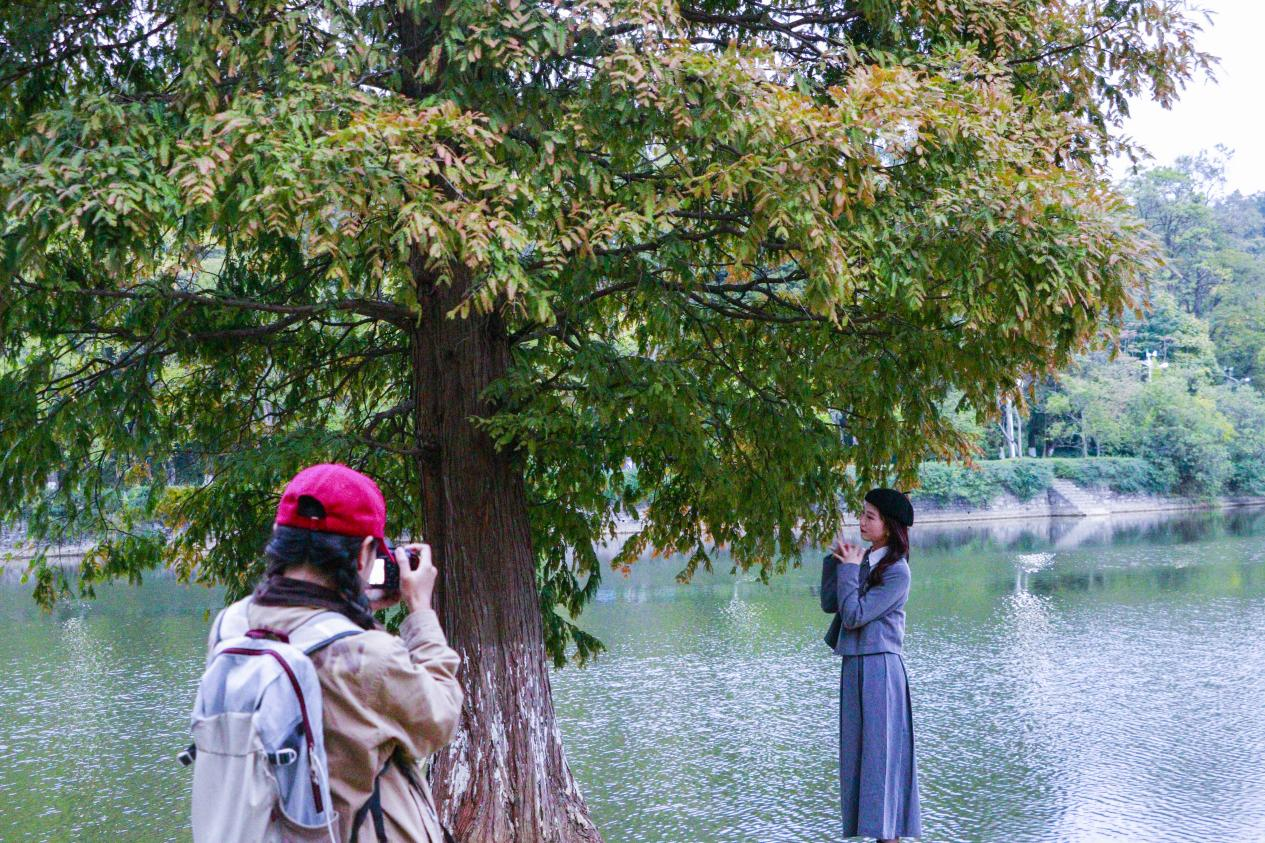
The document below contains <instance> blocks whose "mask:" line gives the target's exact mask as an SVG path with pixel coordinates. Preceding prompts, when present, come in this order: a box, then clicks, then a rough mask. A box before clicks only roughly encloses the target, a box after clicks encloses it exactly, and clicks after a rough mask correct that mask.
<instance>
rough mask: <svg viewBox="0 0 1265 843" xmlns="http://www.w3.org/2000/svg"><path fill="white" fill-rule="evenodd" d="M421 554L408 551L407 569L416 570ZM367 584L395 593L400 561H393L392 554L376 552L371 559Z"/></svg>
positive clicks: (397, 588)
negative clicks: (375, 556)
mask: <svg viewBox="0 0 1265 843" xmlns="http://www.w3.org/2000/svg"><path fill="white" fill-rule="evenodd" d="M421 558H422V557H421V554H420V553H419V552H418V551H416V550H410V551H408V564H409V570H411V571H416V570H417V566H418V564H419V563H420V562H421ZM369 585H370V586H372V587H374V588H380V589H382V590H383V591H384V592H386V593H387V594H396V593H398V592H399V590H400V563H398V562H396V561H395V555H394V554H386V553H382V552H381V551H380V550H379V552H378V555H377V558H375V559H374V560H373V568H372V569H371V570H370V572H369Z"/></svg>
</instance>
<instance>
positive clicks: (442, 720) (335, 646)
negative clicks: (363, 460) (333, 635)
mask: <svg viewBox="0 0 1265 843" xmlns="http://www.w3.org/2000/svg"><path fill="white" fill-rule="evenodd" d="M385 528H386V502H385V500H384V498H383V496H382V492H381V491H380V490H379V489H378V485H377V484H376V483H375V482H374V481H373V480H371V479H370V478H369V477H366V476H365V475H364V474H361V473H360V472H358V471H354V470H352V469H350V468H348V467H347V466H344V465H333V464H325V465H315V466H311V467H310V468H306V469H304V470H303V471H301V472H299V473H298V474H297V475H296V476H295V477H294V479H293V480H291V481H290V483H289V485H287V486H286V489H285V492H284V493H283V494H282V497H281V504H280V506H279V507H278V509H277V519H276V524H275V525H274V527H273V532H272V537H271V539H270V540H269V542H268V545H267V547H266V548H265V550H264V553H265V554H266V556H267V557H268V568H267V573H266V574H265V577H264V580H263V582H262V583H260V585H259V587H258V588H257V589H256V590H255V593H254V594H253V595H252V596H250V597H248V598H246V599H245V600H244V601H241V604H242V605H244V609H245V612H246V616H247V625H248V626H249V628H250V629H260V630H267V631H268V632H269V633H273V632H275V633H277V634H279V635H280V636H287V635H288V634H289V633H290V632H292V631H294V630H295V629H297V628H298V627H299V626H300V625H302V624H303V623H304V622H305V621H308V620H310V619H311V618H312V617H313V616H314V615H316V614H318V613H321V612H329V611H334V612H340V613H342V614H343V615H345V616H346V617H348V618H350V619H351V620H352V621H353V622H354V623H355V624H357V625H359V626H360V627H361V628H362V629H363V630H365V631H364V632H362V633H359V634H354V635H349V636H347V637H344V638H341V639H339V640H335V641H334V642H333V643H331V644H329V645H328V646H325V647H323V648H322V649H319V650H317V651H315V652H314V653H312V655H311V659H312V663H313V665H314V666H315V667H316V670H317V674H318V678H319V680H320V686H321V692H322V723H323V724H324V733H325V751H326V756H327V758H328V768H329V783H330V791H329V792H330V795H331V797H332V801H333V803H334V808H335V810H336V811H337V812H338V814H339V816H340V822H339V826H340V828H341V838H342V839H343V840H345V841H347V840H356V839H358V840H360V841H375V843H376V841H378V840H383V839H385V840H391V841H406V840H407V841H433V843H443V841H444V831H443V828H442V826H441V825H440V822H439V819H438V815H437V813H436V811H435V806H434V802H433V800H432V798H431V793H430V789H429V787H428V786H427V784H426V779H425V777H424V776H423V775H422V774H421V770H420V769H419V764H420V763H421V762H423V761H425V760H426V759H428V758H429V757H430V756H431V755H432V754H433V753H435V752H436V751H437V750H439V749H440V748H441V747H443V746H444V745H445V744H446V743H448V741H449V740H450V739H451V738H452V736H453V734H454V733H455V732H456V730H457V726H458V724H459V722H460V718H461V704H462V699H463V694H462V690H461V686H460V685H459V684H458V682H457V668H458V665H459V664H460V658H459V657H458V655H457V654H456V653H455V652H454V651H453V650H452V649H451V648H449V647H448V643H447V641H446V639H445V638H444V633H443V630H442V629H441V628H440V625H439V619H438V617H437V616H436V614H435V612H434V610H433V609H432V608H431V594H432V592H433V590H434V585H435V577H436V571H435V567H434V565H433V564H432V563H431V558H430V548H429V547H428V546H426V545H424V544H411V545H407V546H405V547H402V548H398V549H396V550H395V551H391V550H390V548H389V546H388V545H387V542H386V537H385ZM380 551H381V552H383V553H394V555H395V559H396V560H397V561H398V562H399V563H400V585H399V593H398V594H385V593H383V592H382V590H381V589H380V588H372V587H370V586H369V585H368V580H369V575H370V571H371V570H372V568H373V567H374V561H375V559H376V558H377V557H378V556H379V555H380ZM410 557H411V558H412V559H413V560H415V561H414V562H413V564H416V568H414V567H412V564H410ZM401 600H402V601H403V602H404V604H405V605H406V606H407V607H408V610H409V614H408V616H407V617H406V618H405V619H404V623H403V624H402V625H401V627H400V634H399V636H398V637H397V636H395V635H391V634H389V633H387V632H386V631H385V630H383V629H382V628H381V627H380V626H379V625H378V624H377V623H376V622H375V621H374V617H373V611H374V610H377V609H380V608H385V607H386V606H388V605H391V604H393V603H395V602H398V601H401ZM235 607H237V608H235ZM240 608H241V607H240V606H239V604H234V607H230V608H229V609H226V610H225V611H224V612H222V613H221V615H220V618H217V619H216V625H215V627H214V628H213V631H212V633H211V639H212V640H211V648H212V649H214V648H215V646H216V643H217V640H218V637H219V636H218V634H217V633H218V630H219V627H220V623H221V620H220V619H221V618H223V617H224V616H225V615H226V613H228V612H232V611H240Z"/></svg>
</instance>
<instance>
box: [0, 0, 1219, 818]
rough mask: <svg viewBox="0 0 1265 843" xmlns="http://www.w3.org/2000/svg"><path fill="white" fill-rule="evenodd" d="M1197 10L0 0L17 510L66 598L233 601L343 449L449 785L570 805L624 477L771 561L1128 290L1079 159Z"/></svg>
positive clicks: (1146, 90) (815, 532) (466, 810)
mask: <svg viewBox="0 0 1265 843" xmlns="http://www.w3.org/2000/svg"><path fill="white" fill-rule="evenodd" d="M1185 9H1186V7H1185V4H1181V3H1176V2H1172V0H1131V1H1127V0H1110V2H1099V1H1098V0H1059V1H1058V2H1047V1H1046V0H999V2H977V0H936V2H932V0H840V2H822V3H815V4H804V3H799V2H747V1H746V0H686V2H679V3H678V2H670V0H664V2H658V1H657V0H645V2H638V0H629V1H628V2H625V1H624V0H592V2H583V0H550V2H530V0H505V2H501V3H495V4H491V3H485V2H463V1H462V0H448V1H447V2H420V0H382V1H381V2H377V1H376V0H96V2H82V0H79V1H78V2H65V1H64V0H63V1H62V2H58V0H47V1H45V0H41V2H17V3H6V4H4V6H3V8H2V9H0V51H2V52H0V80H2V83H3V90H2V91H0V202H2V203H3V208H4V217H3V220H2V221H0V237H2V238H3V239H2V241H0V243H2V249H3V251H2V253H0V272H2V273H3V281H4V287H3V291H2V292H0V296H2V297H0V330H2V331H3V337H2V340H0V342H2V347H0V353H2V354H3V359H2V361H0V426H2V428H3V435H4V441H3V449H2V451H0V495H2V496H3V497H4V499H5V501H6V505H7V507H6V509H7V512H8V513H13V512H14V511H15V510H16V509H17V508H18V507H22V511H23V512H24V514H25V517H26V519H27V521H28V528H29V529H30V531H31V532H32V534H33V535H34V536H35V537H37V538H43V539H48V538H56V537H57V536H61V535H68V534H72V533H73V534H87V535H91V536H93V537H94V538H95V540H96V542H97V543H96V546H95V549H94V550H93V551H92V552H91V553H90V554H89V556H88V557H87V558H86V559H85V561H84V563H83V566H82V570H81V571H80V572H79V573H80V577H79V579H78V583H79V586H78V587H80V588H91V584H92V583H93V582H94V581H99V580H102V579H104V578H111V577H119V576H131V577H138V576H139V575H140V572H142V571H144V570H146V569H147V568H150V567H153V566H157V565H162V564H166V565H172V566H174V567H175V568H176V570H178V571H180V572H181V573H183V574H184V575H186V576H189V577H194V578H197V579H199V580H202V581H206V582H218V583H226V584H227V585H228V586H229V590H230V593H231V594H239V593H241V592H242V591H243V590H244V589H245V588H246V587H248V586H249V584H250V583H251V581H252V580H253V579H254V577H256V576H257V574H258V572H259V569H260V568H259V562H258V551H259V548H260V546H261V544H262V541H263V539H264V537H265V534H266V532H267V529H268V524H269V515H270V510H271V507H272V506H273V504H274V502H275V500H276V495H277V493H278V490H279V488H280V486H281V484H282V483H283V482H284V480H285V479H286V478H287V477H289V476H290V475H291V473H292V472H293V471H294V470H295V469H296V468H298V467H299V466H301V465H303V464H304V463H308V462H311V461H314V460H330V459H341V460H345V461H347V462H349V463H352V464H354V465H357V466H359V467H361V468H363V469H365V470H367V471H369V472H370V473H372V474H373V475H375V476H377V477H379V478H380V479H381V480H382V483H383V485H384V487H385V489H386V491H387V494H388V496H389V498H390V512H391V519H392V527H393V528H394V529H397V530H400V531H403V532H412V533H413V534H415V535H416V534H420V535H423V536H425V538H426V539H427V540H429V541H430V542H431V543H432V544H433V545H434V547H435V549H436V557H437V561H438V563H439V567H440V569H441V571H442V578H441V587H440V591H439V595H438V602H439V609H440V612H441V614H442V617H443V621H444V625H445V628H446V629H447V630H448V632H449V634H450V636H451V638H452V641H453V643H454V646H455V647H456V648H457V649H458V650H459V651H460V652H461V654H462V656H463V658H464V664H463V668H462V674H461V676H462V681H463V683H464V685H465V688H466V692H467V697H466V699H467V702H466V710H465V716H464V720H463V725H462V729H461V732H460V735H459V737H458V739H457V740H456V741H455V742H454V743H453V745H452V746H451V747H450V748H449V749H447V750H446V751H445V752H444V753H443V754H442V755H441V756H440V757H439V759H438V760H437V763H436V766H435V776H436V793H437V794H438V796H439V798H440V801H441V804H442V810H443V813H444V815H445V817H446V818H447V820H448V821H449V823H450V824H451V825H452V826H453V828H454V830H455V831H456V834H457V836H458V838H459V839H461V840H463V841H479V843H484V841H508V840H518V841H524V843H529V842H530V841H545V840H549V841H577V840H597V839H599V834H598V832H597V830H596V829H595V828H594V827H593V825H592V823H591V821H590V819H589V816H588V812H587V809H586V807H585V804H584V800H583V798H582V797H581V795H580V791H579V789H578V787H577V786H576V784H575V783H574V782H573V781H572V778H571V775H570V773H569V771H568V768H567V764H566V761H565V757H564V754H563V748H562V740H561V738H560V736H559V733H558V730H557V727H556V725H555V718H554V712H553V707H552V702H551V699H550V690H549V674H548V662H549V659H550V657H552V658H553V659H555V660H559V659H562V658H564V657H565V655H566V654H568V653H571V654H574V655H576V656H578V657H580V658H584V657H586V656H588V655H591V654H592V653H593V652H594V651H595V649H596V648H598V646H599V645H598V643H597V642H594V641H593V640H592V639H590V638H588V637H587V636H585V635H584V634H583V632H582V631H581V630H580V629H579V628H577V627H576V626H575V625H574V621H575V619H576V617H577V616H578V614H579V612H580V610H581V608H582V607H583V605H584V603H585V601H587V600H588V599H589V598H590V597H591V596H592V595H593V594H594V591H595V589H596V586H597V583H598V582H599V580H600V577H601V568H600V566H599V563H598V560H597V558H596V556H595V555H594V552H593V542H594V541H595V540H600V539H602V538H603V537H604V536H606V535H608V533H609V531H610V530H611V528H612V524H613V521H614V519H615V517H616V516H617V515H618V514H619V513H620V512H621V511H622V510H624V509H625V508H627V507H629V506H630V505H632V504H633V503H634V499H635V502H637V503H639V504H641V505H642V506H643V509H642V512H641V515H642V516H643V518H644V522H643V523H644V526H643V528H642V529H641V531H640V532H639V533H638V534H637V535H636V536H634V537H633V538H632V540H630V541H629V542H628V543H627V544H626V545H625V546H624V548H623V550H622V552H621V553H620V555H619V556H617V557H616V564H617V565H624V564H627V563H629V562H631V561H633V560H634V559H635V558H636V557H637V556H639V555H640V554H642V553H643V552H644V551H645V550H646V549H648V548H651V547H653V548H655V549H656V550H657V551H658V552H660V553H675V552H681V553H684V554H687V555H688V559H689V561H688V564H687V567H686V569H685V571H683V575H685V576H688V574H689V573H690V572H691V571H692V570H694V568H695V567H696V566H697V565H700V564H701V565H708V564H710V558H711V554H712V553H713V551H714V549H715V548H716V547H718V546H726V547H728V548H729V549H730V550H731V551H732V554H733V558H734V559H735V560H737V564H738V565H740V566H743V567H749V566H757V567H758V569H759V570H761V571H762V572H765V573H768V572H770V571H775V570H778V569H780V568H782V567H784V566H786V565H787V564H793V563H794V562H795V560H796V559H797V558H798V553H799V549H800V547H801V543H802V542H803V541H820V540H822V539H823V538H824V537H826V536H827V535H828V534H829V533H830V532H831V531H832V530H833V529H834V527H835V526H836V524H837V520H838V515H837V509H838V495H839V494H840V490H843V491H844V493H845V495H847V496H850V497H851V499H852V500H855V495H856V492H857V490H858V489H860V488H861V487H862V486H864V484H866V483H869V482H871V481H873V480H876V479H878V478H881V477H892V476H896V477H900V478H904V479H906V480H907V479H909V478H910V476H911V472H912V471H913V469H914V466H915V465H916V463H917V462H918V461H919V460H920V459H923V458H924V457H926V456H927V455H928V454H950V453H954V452H956V451H958V450H960V449H961V448H962V447H963V440H962V439H961V438H960V437H959V435H958V434H957V433H956V432H955V429H954V427H953V425H952V424H951V420H950V419H948V418H946V416H945V414H944V408H945V404H946V402H945V400H944V399H945V396H946V395H947V394H948V392H949V390H951V389H956V390H957V391H958V393H960V394H961V395H963V396H964V400H965V401H966V402H967V403H968V404H969V405H971V406H974V407H979V408H985V409H986V408H989V407H994V406H996V401H997V396H998V395H1004V394H1007V393H1009V392H1013V391H1014V390H1015V388H1016V387H1015V384H1016V383H1017V382H1018V381H1019V380H1020V379H1022V378H1025V377H1027V378H1033V377H1038V376H1040V375H1042V374H1044V373H1046V372H1048V371H1050V370H1051V369H1052V368H1055V367H1059V366H1062V365H1063V364H1065V363H1066V362H1067V361H1068V360H1069V359H1070V355H1071V354H1073V353H1074V352H1075V351H1076V350H1077V349H1079V348H1080V347H1082V346H1083V345H1084V344H1085V343H1086V342H1087V341H1088V340H1089V339H1090V338H1091V337H1093V336H1095V335H1096V332H1097V331H1098V330H1099V329H1100V328H1101V327H1102V324H1103V322H1104V320H1106V321H1108V322H1111V321H1113V320H1116V319H1118V318H1119V317H1120V315H1121V313H1122V311H1123V310H1124V309H1125V308H1127V306H1128V305H1129V303H1130V301H1131V295H1132V294H1131V290H1132V289H1133V288H1134V287H1135V285H1136V284H1137V282H1138V281H1139V278H1140V274H1141V273H1142V272H1144V271H1145V269H1146V266H1147V261H1148V257H1147V256H1148V248H1147V246H1146V244H1145V242H1144V240H1143V239H1142V238H1141V237H1140V235H1139V230H1138V228H1137V227H1136V226H1135V224H1134V223H1133V222H1132V221H1131V220H1130V217H1129V214H1128V209H1127V207H1126V206H1125V204H1124V203H1123V202H1122V200H1121V199H1120V198H1119V197H1118V196H1117V195H1116V194H1115V193H1114V192H1113V191H1112V189H1111V188H1110V187H1109V185H1108V184H1107V182H1106V180H1105V178H1104V164H1103V162H1104V160H1105V156H1107V155H1110V154H1113V153H1115V152H1117V151H1120V150H1121V149H1122V148H1123V147H1122V144H1121V142H1119V141H1118V140H1116V135H1117V131H1116V130H1117V129H1118V127H1119V125H1120V121H1121V118H1122V115H1123V114H1124V112H1125V109H1126V104H1127V98H1129V97H1132V96H1138V95H1143V96H1153V97H1156V98H1158V99H1160V100H1161V101H1165V102H1167V101H1168V100H1170V99H1171V98H1172V97H1173V96H1174V95H1175V93H1176V91H1177V90H1179V89H1180V87H1181V86H1182V84H1183V83H1184V82H1185V81H1186V80H1187V79H1188V78H1189V77H1190V75H1191V74H1192V73H1195V72H1199V71H1200V70H1201V69H1202V68H1204V67H1206V66H1207V63H1208V59H1207V57H1206V56H1204V55H1202V54H1201V53H1199V51H1198V50H1197V49H1196V47H1195V46H1194V44H1193V40H1192V39H1193V33H1194V32H1195V31H1196V30H1197V24H1196V23H1195V22H1193V21H1192V20H1191V18H1190V14H1189V13H1188V12H1187V11H1185ZM177 463H178V464H179V465H182V466H186V467H187V466H200V467H201V470H202V471H204V472H205V474H206V480H207V482H205V483H194V484H190V485H187V486H184V487H176V486H174V485H171V484H170V482H169V481H170V479H171V475H172V474H173V471H172V468H171V467H172V466H173V465H176V464H177ZM633 469H635V487H634V485H633V484H632V483H630V482H629V479H630V478H632V477H633V476H634V471H633ZM141 481H143V482H144V483H145V484H147V485H145V486H144V488H146V489H147V494H145V495H144V496H141V497H139V498H138V496H137V495H135V494H133V495H131V496H130V497H124V498H123V503H117V500H118V496H117V495H114V494H113V490H115V489H117V488H120V487H122V486H127V485H128V484H136V483H138V482H141ZM50 487H55V491H50V490H49V489H50ZM111 501H115V502H116V503H114V504H111ZM155 519H162V520H163V521H164V522H165V523H166V524H167V526H168V527H169V528H171V529H170V530H169V531H166V532H155V531H153V530H150V529H148V527H147V525H149V524H151V523H152V522H153V521H154V520H155ZM164 536H166V537H165V538H164ZM31 573H32V576H33V577H35V579H36V580H37V582H38V584H39V594H40V595H41V596H42V597H44V598H52V597H55V595H56V592H57V591H58V588H59V587H60V586H59V581H58V579H57V576H56V574H55V572H54V571H53V570H52V569H51V568H49V567H48V566H46V565H45V564H44V563H43V562H42V561H41V560H38V559H37V560H36V561H35V562H34V563H33V564H32V572H31Z"/></svg>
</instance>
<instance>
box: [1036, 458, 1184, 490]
mask: <svg viewBox="0 0 1265 843" xmlns="http://www.w3.org/2000/svg"><path fill="white" fill-rule="evenodd" d="M1045 462H1047V463H1049V465H1050V468H1051V469H1052V470H1053V471H1054V476H1055V477H1057V478H1059V479H1060V480H1070V481H1072V482H1073V483H1075V484H1076V485H1077V486H1082V487H1084V488H1086V489H1110V490H1111V491H1113V492H1117V493H1119V494H1122V495H1143V494H1149V495H1162V494H1166V493H1167V492H1169V491H1171V490H1172V488H1173V486H1174V485H1175V476H1174V473H1173V472H1172V471H1167V470H1165V469H1164V468H1163V467H1162V466H1158V465H1156V464H1155V463H1152V462H1148V461H1147V460H1144V459H1142V458H1140V457H1090V458H1088V459H1048V460H1045Z"/></svg>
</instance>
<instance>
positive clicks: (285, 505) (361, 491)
mask: <svg viewBox="0 0 1265 843" xmlns="http://www.w3.org/2000/svg"><path fill="white" fill-rule="evenodd" d="M301 497H310V498H314V499H315V500H316V501H318V502H319V503H320V505H321V507H322V508H324V510H325V515H324V517H323V518H312V517H309V516H307V515H300V514H299V498H301ZM276 523H277V525H279V526H283V527H302V528H303V529H305V530H317V531H319V532H322V533H337V534H338V535H340V536H373V537H374V538H375V539H377V540H378V544H379V545H380V546H381V547H382V549H383V550H384V551H386V552H388V553H389V552H390V550H391V548H390V545H388V544H387V540H386V526H387V502H386V498H384V497H383V496H382V490H381V489H379V488H378V484H377V483H375V482H373V480H372V479H371V478H370V477H368V476H366V475H364V474H361V473H360V472H359V471H356V470H355V469H353V468H348V467H347V466H345V465H340V464H338V463H322V464H320V465H313V466H309V467H307V468H305V469H303V470H302V471H300V472H299V473H298V474H296V475H294V479H292V480H291V481H290V482H289V483H288V484H286V488H285V491H284V492H282V493H281V503H280V504H278V505H277V521H276Z"/></svg>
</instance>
